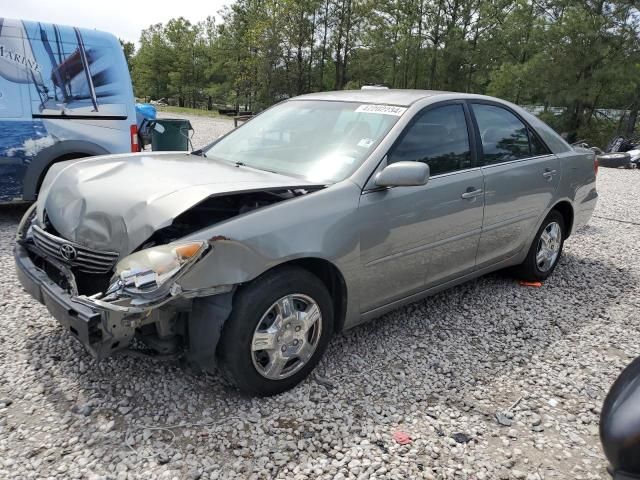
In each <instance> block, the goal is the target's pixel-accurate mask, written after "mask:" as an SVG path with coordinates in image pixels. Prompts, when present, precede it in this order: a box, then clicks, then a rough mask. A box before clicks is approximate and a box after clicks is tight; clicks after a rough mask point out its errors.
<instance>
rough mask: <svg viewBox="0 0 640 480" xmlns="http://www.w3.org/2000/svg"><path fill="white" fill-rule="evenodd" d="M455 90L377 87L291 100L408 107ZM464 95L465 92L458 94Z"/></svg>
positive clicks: (318, 94)
mask: <svg viewBox="0 0 640 480" xmlns="http://www.w3.org/2000/svg"><path fill="white" fill-rule="evenodd" d="M453 93H454V92H442V91H438V90H408V89H406V90H405V89H386V88H375V89H373V88H372V89H365V90H338V91H335V92H318V93H308V94H306V95H300V96H298V97H294V98H292V99H291V100H325V101H333V102H361V103H382V104H387V105H399V106H403V107H408V106H409V105H411V104H412V103H415V102H417V101H418V100H422V99H424V98H428V97H435V96H438V95H451V94H453ZM456 95H460V96H461V97H463V96H464V95H465V94H463V93H461V94H456Z"/></svg>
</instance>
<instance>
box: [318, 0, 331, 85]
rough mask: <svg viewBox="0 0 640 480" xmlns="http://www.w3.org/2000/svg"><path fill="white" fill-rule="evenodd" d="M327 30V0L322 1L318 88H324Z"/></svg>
mask: <svg viewBox="0 0 640 480" xmlns="http://www.w3.org/2000/svg"><path fill="white" fill-rule="evenodd" d="M328 30H329V0H325V2H324V33H323V34H322V53H321V54H320V81H319V85H318V87H319V89H320V90H324V63H325V60H326V57H327V32H328Z"/></svg>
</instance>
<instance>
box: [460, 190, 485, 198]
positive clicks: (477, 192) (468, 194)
mask: <svg viewBox="0 0 640 480" xmlns="http://www.w3.org/2000/svg"><path fill="white" fill-rule="evenodd" d="M481 194H482V189H481V188H478V189H476V190H467V191H466V192H464V193H463V194H462V195H460V196H461V197H462V198H464V199H467V200H468V199H470V198H475V197H477V196H478V195H481Z"/></svg>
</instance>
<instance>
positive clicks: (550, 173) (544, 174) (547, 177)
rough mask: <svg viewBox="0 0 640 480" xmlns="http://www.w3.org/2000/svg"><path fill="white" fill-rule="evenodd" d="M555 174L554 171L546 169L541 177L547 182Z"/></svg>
mask: <svg viewBox="0 0 640 480" xmlns="http://www.w3.org/2000/svg"><path fill="white" fill-rule="evenodd" d="M555 174H556V171H555V170H549V169H548V168H547V169H546V170H545V171H544V172H542V176H543V177H544V178H546V179H547V180H551V179H552V178H553V176H554V175H555Z"/></svg>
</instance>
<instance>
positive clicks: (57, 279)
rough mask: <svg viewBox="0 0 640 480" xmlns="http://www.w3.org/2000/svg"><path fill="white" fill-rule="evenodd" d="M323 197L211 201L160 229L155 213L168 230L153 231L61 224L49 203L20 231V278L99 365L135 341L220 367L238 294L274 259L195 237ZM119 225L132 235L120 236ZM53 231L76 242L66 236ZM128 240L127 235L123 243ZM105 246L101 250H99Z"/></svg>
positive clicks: (279, 193)
mask: <svg viewBox="0 0 640 480" xmlns="http://www.w3.org/2000/svg"><path fill="white" fill-rule="evenodd" d="M321 188H323V187H322V186H304V187H301V186H291V187H284V188H267V189H255V190H250V191H236V192H233V193H227V194H217V195H208V196H206V197H204V198H203V199H201V200H200V201H198V202H195V203H193V204H191V205H190V206H189V207H187V208H185V209H184V210H183V211H181V212H180V213H179V214H177V215H175V216H173V218H171V217H169V218H166V219H165V220H164V221H162V222H161V221H160V216H159V215H157V213H158V212H156V215H155V217H157V218H156V220H157V223H158V225H161V227H160V228H157V229H155V230H151V231H150V229H149V225H147V224H146V223H145V220H144V219H143V218H140V217H135V218H129V217H127V216H126V215H125V214H121V215H122V217H121V218H120V219H118V218H117V215H118V210H116V209H112V211H111V212H110V214H109V215H110V217H109V218H110V219H111V221H110V222H106V223H105V222H98V223H96V222H94V221H93V220H91V219H89V218H88V217H86V216H80V217H77V218H76V217H74V216H73V215H67V216H66V217H62V216H61V215H60V212H59V211H58V210H56V212H57V213H56V215H55V221H54V218H53V216H52V217H51V218H49V210H48V209H47V207H46V202H40V207H39V208H38V209H36V206H35V205H34V206H33V207H32V208H31V209H30V210H29V211H28V212H27V213H26V214H25V216H24V218H23V220H22V222H21V224H20V226H19V228H18V232H17V238H16V248H15V260H16V267H17V272H18V278H19V280H20V282H21V283H22V285H23V287H24V288H25V289H26V290H27V291H28V292H29V293H30V294H31V295H32V296H33V297H35V298H36V299H38V300H39V301H40V302H41V303H43V304H45V305H46V306H47V308H48V310H49V311H50V312H51V314H52V315H53V316H54V317H55V318H56V319H57V320H58V321H59V322H60V323H61V324H62V325H63V326H64V327H65V329H66V330H67V331H69V332H70V333H71V334H72V335H73V336H75V337H76V338H78V339H79V340H80V341H81V342H82V343H83V345H84V346H85V347H86V349H87V350H88V351H89V352H90V353H91V354H92V355H93V356H94V357H96V358H97V359H98V360H101V359H103V358H105V357H107V356H109V355H110V354H111V353H112V352H114V351H116V350H119V349H123V348H126V347H127V346H128V345H129V344H130V341H131V340H132V339H133V338H136V339H138V340H141V341H142V342H143V343H144V344H146V345H147V347H149V348H150V349H151V350H153V351H154V352H156V353H160V354H164V355H173V354H178V353H180V354H185V356H186V357H187V358H188V359H192V360H194V361H195V363H198V364H200V366H205V368H206V366H207V365H208V364H210V363H211V362H212V361H214V355H215V347H216V344H217V340H218V338H219V335H220V331H221V329H222V324H223V323H224V321H225V320H226V318H227V317H228V315H229V314H230V312H231V299H232V296H233V292H234V290H235V287H236V285H238V284H240V283H242V282H243V281H246V280H247V279H250V278H252V277H255V276H256V275H258V274H259V273H260V269H261V268H262V267H263V266H265V265H266V263H267V260H266V259H263V258H261V257H259V255H257V253H256V252H255V251H252V250H250V249H247V248H246V247H245V246H244V245H242V244H241V243H240V242H236V241H232V240H230V239H227V238H225V237H223V236H220V235H217V236H215V235H211V234H210V233H209V234H208V235H204V234H202V235H201V236H199V234H198V233H197V232H201V231H202V232H204V231H205V230H207V228H208V227H211V226H213V225H217V224H221V223H222V222H225V221H227V220H230V219H232V218H234V217H238V216H241V215H244V214H250V212H252V211H254V210H258V209H261V208H264V207H267V206H270V205H273V204H275V203H279V202H283V201H286V200H290V199H294V198H296V197H300V196H304V195H306V194H308V193H311V192H313V191H317V190H319V189H321ZM50 198H51V197H50ZM54 203H55V202H54ZM43 205H44V206H43ZM40 208H41V210H40ZM141 215H142V213H141ZM155 217H154V218H155ZM94 224H95V228H94V227H93V226H94ZM119 224H123V225H125V226H126V227H125V228H124V229H123V228H119V229H118V228H113V225H119ZM74 225H75V226H76V227H74ZM105 225H111V227H110V228H108V229H107V230H108V231H110V230H113V231H114V232H117V234H114V238H113V239H111V240H109V239H108V238H107V237H105V236H104V235H103V233H104V231H106V230H105ZM56 226H59V227H60V228H62V229H63V230H62V231H67V230H69V231H71V230H73V232H74V233H73V235H72V234H68V235H67V234H63V233H61V232H59V231H58V230H57V229H56ZM79 226H82V233H83V237H82V239H80V238H78V235H79V233H78V232H80V229H79V228H77V227H79ZM74 228H75V229H74ZM122 231H126V232H129V234H130V236H129V237H127V238H124V239H123V238H122V234H121V232H122ZM92 232H93V233H92ZM134 232H135V233H134ZM141 232H149V233H147V235H146V237H144V236H142V234H141ZM209 232H210V231H209ZM133 236H135V237H136V238H140V239H141V240H140V242H139V243H137V247H131V248H130V247H126V248H125V247H123V246H122V245H129V244H130V242H131V238H132V237H133ZM69 238H73V240H70V239H69ZM98 238H100V239H102V243H101V244H100V245H94V244H93V243H95V241H96V239H98ZM200 238H207V239H206V240H201V239H200ZM87 245H91V246H90V247H89V246H87ZM218 247H220V250H219V251H218V252H217V254H216V255H214V250H215V249H217V248H218ZM109 249H110V250H109ZM222 251H224V254H221V252H222ZM203 364H204V365H203Z"/></svg>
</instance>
